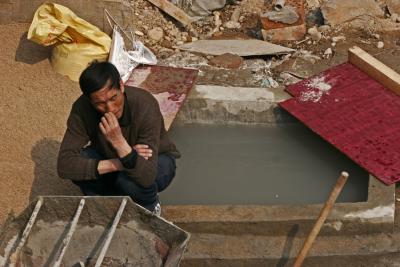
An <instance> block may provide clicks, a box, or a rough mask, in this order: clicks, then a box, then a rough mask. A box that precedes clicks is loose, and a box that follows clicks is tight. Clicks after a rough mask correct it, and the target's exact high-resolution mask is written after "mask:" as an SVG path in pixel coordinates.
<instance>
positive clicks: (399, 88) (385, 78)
mask: <svg viewBox="0 0 400 267" xmlns="http://www.w3.org/2000/svg"><path fill="white" fill-rule="evenodd" d="M348 61H349V62H350V63H351V64H353V65H355V66H356V67H357V68H359V69H360V70H362V71H363V72H365V73H366V74H368V75H369V76H371V77H372V78H373V79H374V80H376V81H377V82H379V83H381V84H382V85H384V86H385V87H386V88H388V89H390V90H391V91H393V92H395V93H396V94H398V95H400V74H398V73H397V72H395V71H394V70H393V69H391V68H389V67H388V66H386V65H385V64H383V63H382V62H380V61H379V60H377V59H376V58H374V57H373V56H371V55H370V54H368V53H367V52H365V51H364V50H362V49H361V48H359V47H357V46H354V47H352V48H350V49H349V59H348Z"/></svg>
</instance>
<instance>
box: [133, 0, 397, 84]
mask: <svg viewBox="0 0 400 267" xmlns="http://www.w3.org/2000/svg"><path fill="white" fill-rule="evenodd" d="M171 2H174V1H171ZM284 2H285V1H283V3H284ZM275 3H276V1H272V0H271V1H264V0H242V1H227V3H226V5H225V6H224V7H223V8H222V9H218V10H213V11H212V12H209V15H206V16H204V17H201V18H200V19H197V20H194V21H193V22H192V24H191V25H190V26H189V27H184V26H182V25H181V24H180V23H179V22H178V21H176V20H175V19H173V18H172V17H170V16H168V15H166V14H165V13H164V12H163V11H162V10H160V9H159V8H158V7H156V6H154V5H152V4H151V3H150V2H149V1H147V0H137V1H132V2H131V4H132V6H133V8H134V13H135V21H134V26H135V36H136V37H137V38H138V39H140V40H141V41H143V42H144V43H145V45H146V46H148V47H149V48H150V49H151V50H152V51H153V52H154V53H155V54H156V55H157V57H158V58H159V59H160V60H161V62H164V64H170V65H182V64H180V63H177V62H175V63H173V60H168V58H169V57H173V58H175V59H176V58H177V57H178V58H180V59H182V58H193V57H192V56H189V57H188V56H187V55H190V53H188V52H183V51H181V50H179V46H181V45H183V44H185V43H190V42H193V41H197V40H207V39H260V40H262V39H265V40H266V41H270V42H272V43H275V44H280V45H283V46H286V47H289V48H293V49H295V50H297V52H295V53H293V54H291V55H287V56H286V57H284V58H283V57H282V56H280V55H277V56H269V57H268V59H267V61H269V60H270V59H272V60H274V61H275V62H279V64H274V65H276V66H279V65H280V64H283V65H288V64H291V65H290V67H289V66H288V67H287V68H285V67H281V68H278V69H277V70H276V71H273V73H274V78H275V79H277V80H278V81H282V78H281V76H282V75H280V74H281V73H280V72H282V71H283V72H285V71H288V70H289V69H290V68H293V69H290V71H292V72H293V71H296V66H297V67H298V68H299V69H301V68H303V67H302V66H303V65H304V64H303V63H302V62H305V63H306V64H316V63H317V62H319V61H323V60H328V63H327V64H328V65H332V64H335V62H337V60H335V58H336V57H337V56H338V55H342V54H345V53H346V51H347V49H348V48H349V47H351V46H352V45H361V46H364V47H365V48H366V49H369V50H371V49H372V50H373V49H377V50H382V49H386V48H393V46H397V45H399V43H398V41H397V42H396V38H395V36H396V34H394V32H396V31H399V30H400V15H399V14H400V4H399V1H396V0H380V1H375V0H367V1H364V0H362V1H361V0H351V1H347V0H331V1H326V0H304V1H294V0H287V1H286V4H285V5H284V6H282V7H280V8H279V9H277V8H276V7H275V6H274V5H275ZM302 12H303V13H304V14H302ZM303 16H304V18H302V17H303ZM265 20H268V22H267V23H265ZM266 25H267V27H272V29H270V30H273V34H274V36H273V37H272V38H271V36H268V34H266V33H265V31H268V29H267V30H266V29H265V27H266ZM271 25H272V26H271ZM268 38H270V39H268ZM176 54H180V55H179V56H177V55H176ZM225 57H226V58H228V59H230V58H232V57H231V56H229V55H226V56H225ZM196 58H198V60H197V63H194V62H192V63H191V64H189V65H191V66H202V68H203V69H204V68H205V66H207V67H209V68H212V69H215V68H222V69H230V68H231V66H232V62H226V63H218V64H216V62H221V59H220V58H217V59H213V58H214V56H212V55H197V56H196ZM340 58H341V57H340V56H339V57H338V60H339V59H340ZM163 60H164V61H163ZM244 60H245V61H246V59H244ZM185 61H187V60H183V62H185ZM228 61H229V60H228ZM235 61H236V62H237V63H235V64H233V65H234V66H236V67H237V68H243V66H245V65H246V64H239V62H241V60H239V59H237V58H236V59H235ZM327 67H328V66H327ZM310 74H311V73H297V76H296V77H295V79H292V80H297V79H298V77H303V76H306V77H307V76H308V75H310ZM283 76H284V77H287V76H288V74H287V73H286V74H284V75H283ZM283 80H285V79H283ZM286 80H287V79H286Z"/></svg>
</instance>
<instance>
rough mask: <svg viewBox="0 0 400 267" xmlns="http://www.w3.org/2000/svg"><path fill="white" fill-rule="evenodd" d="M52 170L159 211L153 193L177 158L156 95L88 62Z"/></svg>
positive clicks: (92, 190)
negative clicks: (78, 95) (126, 84)
mask: <svg viewBox="0 0 400 267" xmlns="http://www.w3.org/2000/svg"><path fill="white" fill-rule="evenodd" d="M79 85H80V88H81V90H82V95H81V96H80V97H79V98H78V99H77V100H76V101H75V102H74V103H73V105H72V109H71V112H70V114H69V117H68V121H67V130H66V132H65V135H64V138H63V140H62V143H61V147H60V152H59V155H58V161H57V170H58V174H59V176H60V177H61V178H65V179H71V180H72V181H73V182H74V183H75V184H76V185H78V186H79V187H80V189H81V190H82V192H83V193H84V194H85V195H103V196H113V195H114V196H117V195H118V196H120V195H124V196H130V197H131V198H132V200H133V201H135V202H136V203H138V204H139V205H141V206H143V207H145V208H146V209H148V210H150V211H152V212H154V213H156V214H157V215H160V213H161V207H160V203H159V200H158V192H161V191H163V190H164V189H165V188H166V187H167V186H168V185H169V184H170V183H171V181H172V179H173V178H174V176H175V169H176V165H175V159H176V158H179V157H180V154H179V152H178V150H177V149H176V147H175V145H174V144H173V143H172V142H171V141H170V139H169V138H168V134H167V132H166V130H165V127H164V120H163V117H162V115H161V112H160V108H159V105H158V102H157V101H156V99H155V98H154V97H153V96H152V95H151V94H150V93H149V92H147V91H145V90H142V89H139V88H134V87H128V86H124V84H123V82H122V80H121V78H120V74H119V72H118V70H117V68H116V67H115V66H114V65H112V64H111V63H108V62H93V63H92V64H91V65H90V66H88V67H87V68H86V69H85V70H84V71H83V72H82V74H81V76H80V78H79Z"/></svg>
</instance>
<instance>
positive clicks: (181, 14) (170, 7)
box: [147, 0, 192, 27]
mask: <svg viewBox="0 0 400 267" xmlns="http://www.w3.org/2000/svg"><path fill="white" fill-rule="evenodd" d="M147 1H149V2H150V3H152V4H153V5H155V6H156V7H158V8H159V9H161V10H162V11H164V12H165V13H167V14H168V15H170V16H171V17H173V18H174V19H176V20H177V21H179V22H180V23H182V25H183V26H185V27H186V26H189V25H190V24H191V23H192V19H191V17H189V16H188V15H187V14H186V13H185V11H183V10H182V9H180V8H179V7H177V6H175V5H174V4H172V3H171V2H169V1H167V0H147Z"/></svg>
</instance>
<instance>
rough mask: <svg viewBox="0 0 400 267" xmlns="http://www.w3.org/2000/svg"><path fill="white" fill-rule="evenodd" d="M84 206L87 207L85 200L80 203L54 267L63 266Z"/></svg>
mask: <svg viewBox="0 0 400 267" xmlns="http://www.w3.org/2000/svg"><path fill="white" fill-rule="evenodd" d="M84 206H85V199H84V198H82V199H81V201H80V202H79V206H78V208H77V209H76V212H75V215H74V218H73V219H72V222H71V226H70V228H69V230H68V233H67V235H66V236H65V238H64V240H63V242H62V244H61V251H60V253H59V254H58V257H57V259H56V261H55V263H54V265H53V267H59V266H60V265H61V261H62V259H63V257H64V254H65V251H67V248H68V244H69V242H70V241H71V237H72V235H73V234H74V232H75V229H76V226H77V224H78V220H79V217H80V216H81V212H82V209H83V207H84Z"/></svg>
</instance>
